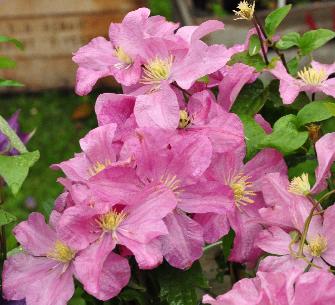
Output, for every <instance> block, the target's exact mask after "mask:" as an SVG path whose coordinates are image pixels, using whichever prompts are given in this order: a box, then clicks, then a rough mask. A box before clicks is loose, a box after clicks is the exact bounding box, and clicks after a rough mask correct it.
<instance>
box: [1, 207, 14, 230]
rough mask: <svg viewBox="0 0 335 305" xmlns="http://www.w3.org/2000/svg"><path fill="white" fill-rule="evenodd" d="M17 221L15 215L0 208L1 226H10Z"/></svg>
mask: <svg viewBox="0 0 335 305" xmlns="http://www.w3.org/2000/svg"><path fill="white" fill-rule="evenodd" d="M15 220H16V217H15V216H14V215H12V214H11V213H8V212H6V211H5V210H3V209H1V208H0V226H5V225H8V224H10V223H11V222H14V221H15Z"/></svg>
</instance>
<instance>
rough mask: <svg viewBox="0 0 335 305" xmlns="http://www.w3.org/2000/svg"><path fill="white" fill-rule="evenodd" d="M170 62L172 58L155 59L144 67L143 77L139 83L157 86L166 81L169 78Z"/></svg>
mask: <svg viewBox="0 0 335 305" xmlns="http://www.w3.org/2000/svg"><path fill="white" fill-rule="evenodd" d="M172 62H173V57H172V56H169V57H168V58H166V59H161V58H158V57H157V58H155V59H153V60H152V61H150V62H149V63H147V64H146V65H144V68H143V73H144V77H143V78H142V80H141V83H142V84H146V85H159V84H160V83H161V82H162V81H164V80H167V79H168V78H169V76H170V72H171V66H172Z"/></svg>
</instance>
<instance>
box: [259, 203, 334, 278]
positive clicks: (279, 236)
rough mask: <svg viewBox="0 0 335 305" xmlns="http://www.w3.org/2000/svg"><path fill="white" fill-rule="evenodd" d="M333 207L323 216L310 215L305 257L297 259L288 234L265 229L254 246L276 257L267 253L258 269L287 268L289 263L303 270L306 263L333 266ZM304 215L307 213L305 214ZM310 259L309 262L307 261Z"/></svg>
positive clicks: (280, 230) (320, 266) (323, 266)
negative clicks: (311, 216) (311, 217)
mask: <svg viewBox="0 0 335 305" xmlns="http://www.w3.org/2000/svg"><path fill="white" fill-rule="evenodd" d="M334 216H335V206H331V207H329V208H328V209H326V211H325V212H324V217H323V219H322V217H321V216H314V217H313V219H312V222H311V224H310V226H309V230H308V233H307V237H306V242H307V245H305V246H304V249H303V253H302V254H303V255H304V256H305V259H301V258H297V257H296V256H295V254H296V253H297V244H296V243H292V239H291V237H290V235H289V234H288V233H286V232H284V231H283V230H282V229H280V228H276V227H274V228H269V229H268V230H266V231H263V232H262V233H261V234H260V236H259V240H258V243H257V245H258V246H259V247H260V248H262V249H263V250H265V251H266V252H268V253H271V254H275V255H279V256H268V257H267V258H266V259H265V260H263V261H262V262H261V264H260V270H262V271H274V270H276V269H278V268H280V270H289V269H290V268H292V266H295V267H298V268H301V271H302V272H303V271H304V269H305V268H306V267H308V265H310V266H311V268H313V269H314V268H322V269H325V270H328V269H329V266H330V265H331V266H334V265H335V256H334V254H335V241H334V232H335V225H334V223H333V219H334ZM306 217H307V215H306ZM308 262H310V264H309V263H308Z"/></svg>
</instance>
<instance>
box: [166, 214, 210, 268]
mask: <svg viewBox="0 0 335 305" xmlns="http://www.w3.org/2000/svg"><path fill="white" fill-rule="evenodd" d="M165 224H166V226H167V228H168V230H169V234H168V235H166V236H163V237H161V241H162V252H163V255H164V257H165V259H166V260H167V261H168V263H169V264H170V265H171V266H173V267H175V268H179V269H186V268H189V267H190V266H191V265H192V264H193V262H195V261H196V260H198V259H199V258H200V257H201V255H202V247H203V244H204V241H203V236H202V234H203V233H202V229H201V226H200V225H199V224H198V223H196V222H195V221H194V220H192V219H191V218H189V217H188V216H187V215H185V214H184V213H183V212H181V211H176V212H174V213H171V214H169V215H168V216H167V217H165Z"/></svg>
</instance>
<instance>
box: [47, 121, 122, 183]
mask: <svg viewBox="0 0 335 305" xmlns="http://www.w3.org/2000/svg"><path fill="white" fill-rule="evenodd" d="M116 128H117V125H116V124H114V123H111V124H107V125H103V126H100V127H97V128H95V129H93V130H91V131H90V132H89V133H88V134H87V135H86V136H85V137H84V138H83V139H81V140H80V146H81V148H82V150H83V152H82V153H79V154H76V155H75V157H74V158H72V159H70V160H68V161H64V162H61V163H59V164H55V165H52V168H53V169H61V170H62V171H63V172H64V174H65V175H66V176H67V178H68V179H70V180H72V181H86V180H88V179H89V178H90V177H92V176H94V175H96V174H98V173H99V172H101V171H103V170H104V169H105V168H107V167H108V166H111V165H112V164H113V163H115V162H116V158H117V151H118V145H117V144H115V143H113V139H114V134H115V131H116Z"/></svg>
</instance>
